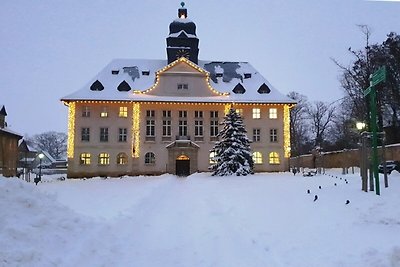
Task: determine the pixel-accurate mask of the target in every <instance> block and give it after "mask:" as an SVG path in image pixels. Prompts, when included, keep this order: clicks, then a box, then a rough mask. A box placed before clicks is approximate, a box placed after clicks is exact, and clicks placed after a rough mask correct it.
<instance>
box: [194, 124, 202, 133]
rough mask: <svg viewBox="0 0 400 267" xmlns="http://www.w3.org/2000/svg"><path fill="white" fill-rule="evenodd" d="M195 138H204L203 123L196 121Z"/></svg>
mask: <svg viewBox="0 0 400 267" xmlns="http://www.w3.org/2000/svg"><path fill="white" fill-rule="evenodd" d="M194 136H203V121H201V120H195V121H194Z"/></svg>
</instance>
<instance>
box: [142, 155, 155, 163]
mask: <svg viewBox="0 0 400 267" xmlns="http://www.w3.org/2000/svg"><path fill="white" fill-rule="evenodd" d="M144 163H145V164H154V163H156V156H155V155H154V153H153V152H147V153H146V155H144Z"/></svg>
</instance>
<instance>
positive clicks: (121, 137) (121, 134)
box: [118, 128, 128, 142]
mask: <svg viewBox="0 0 400 267" xmlns="http://www.w3.org/2000/svg"><path fill="white" fill-rule="evenodd" d="M127 137H128V129H127V128H119V129H118V142H126V140H127Z"/></svg>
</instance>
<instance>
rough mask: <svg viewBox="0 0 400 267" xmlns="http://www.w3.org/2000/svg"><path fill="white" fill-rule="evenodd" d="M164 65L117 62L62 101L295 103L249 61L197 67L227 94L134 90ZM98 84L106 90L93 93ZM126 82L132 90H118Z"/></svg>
mask: <svg viewBox="0 0 400 267" xmlns="http://www.w3.org/2000/svg"><path fill="white" fill-rule="evenodd" d="M171 64H173V63H171ZM165 66H167V61H166V60H151V59H114V60H113V61H111V62H110V63H109V64H108V65H107V66H106V67H105V68H104V69H103V70H102V71H100V72H99V73H98V74H97V75H96V76H95V77H93V78H92V79H91V80H90V81H89V82H88V83H87V84H86V85H85V86H84V87H83V88H81V89H80V90H78V91H76V92H74V93H72V94H70V95H67V96H65V97H63V98H62V100H63V101H76V100H113V101H168V102H170V101H172V102H222V103H223V102H225V103H226V102H237V103H289V104H294V103H295V101H294V100H292V99H290V98H289V97H287V96H285V95H284V94H282V93H280V92H279V91H278V90H277V89H275V88H274V87H273V86H272V85H271V84H270V83H269V82H268V80H266V79H265V78H264V77H263V76H262V75H261V74H260V73H259V72H258V71H257V70H256V69H254V68H253V66H251V64H250V63H248V62H218V61H204V60H200V61H199V64H198V66H199V67H200V68H202V69H204V70H205V71H206V72H209V77H210V85H211V86H212V87H213V88H214V89H215V90H216V91H218V92H221V93H225V95H219V96H210V97H191V96H178V97H177V96H157V95H150V94H143V93H142V94H139V93H135V91H144V90H147V89H149V88H151V87H152V86H153V85H154V83H155V81H156V72H157V71H159V70H161V69H162V68H164V67H165ZM221 74H222V75H221ZM96 81H99V82H100V83H101V85H102V86H103V87H104V88H101V90H98V91H97V90H91V86H92V85H93V83H94V82H96ZM123 81H125V82H127V83H128V85H129V86H130V88H131V90H129V91H119V90H118V89H117V88H118V86H119V85H120V84H121V83H122V82H123ZM238 84H240V85H242V86H243V88H244V90H243V89H241V88H240V89H241V90H237V91H233V90H234V89H235V87H236V86H237V85H238ZM92 89H93V88H92ZM235 92H236V93H235Z"/></svg>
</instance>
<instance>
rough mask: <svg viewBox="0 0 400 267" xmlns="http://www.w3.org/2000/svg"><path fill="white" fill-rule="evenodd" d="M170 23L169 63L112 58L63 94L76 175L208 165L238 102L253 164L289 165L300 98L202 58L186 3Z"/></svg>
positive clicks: (237, 67)
mask: <svg viewBox="0 0 400 267" xmlns="http://www.w3.org/2000/svg"><path fill="white" fill-rule="evenodd" d="M169 29H170V33H169V35H168V37H167V60H143V59H142V60H135V59H116V60H113V61H112V62H111V63H110V64H109V65H107V66H106V67H105V68H104V69H103V70H102V71H101V72H100V73H99V74H98V75H96V77H95V78H94V79H93V80H91V81H90V82H89V83H88V84H87V85H85V86H84V87H83V88H82V89H80V90H78V91H77V92H75V93H72V94H71V95H68V96H66V97H64V98H62V101H63V103H64V104H65V105H66V106H68V151H67V156H68V177H93V176H121V175H138V174H150V175H151V174H161V173H172V174H177V175H188V174H191V173H194V172H198V171H199V172H204V171H208V170H209V167H210V164H211V156H212V155H210V150H211V148H212V147H213V146H214V144H215V142H216V141H218V137H217V135H218V133H219V131H220V130H221V127H222V125H220V123H221V122H222V121H223V119H224V115H225V114H226V113H227V111H228V110H229V109H230V108H231V107H232V108H235V109H236V111H237V112H239V113H240V114H241V115H242V117H243V119H244V124H245V125H246V129H247V131H248V133H247V134H248V137H249V139H250V140H252V144H251V148H252V151H253V158H254V162H255V169H254V170H255V171H256V172H257V171H284V170H286V169H287V168H288V158H289V156H290V135H289V132H290V131H289V121H290V118H289V113H290V112H289V109H290V108H291V107H292V106H293V105H294V104H295V102H294V101H293V100H291V99H289V98H288V97H286V96H285V95H283V94H281V93H280V92H279V91H277V90H276V89H275V88H273V87H272V86H271V84H270V83H269V82H268V81H267V80H266V79H265V78H264V77H263V76H262V75H261V74H260V73H259V72H258V71H256V70H255V69H254V68H253V67H252V66H251V65H250V64H249V63H247V62H220V61H203V60H199V59H198V53H199V49H198V44H199V40H198V38H197V36H196V25H195V24H194V23H193V22H192V21H190V20H189V19H188V18H187V10H186V8H184V7H182V8H180V9H179V10H178V18H177V19H176V20H174V21H173V22H172V23H171V24H170V27H169Z"/></svg>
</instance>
